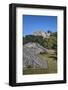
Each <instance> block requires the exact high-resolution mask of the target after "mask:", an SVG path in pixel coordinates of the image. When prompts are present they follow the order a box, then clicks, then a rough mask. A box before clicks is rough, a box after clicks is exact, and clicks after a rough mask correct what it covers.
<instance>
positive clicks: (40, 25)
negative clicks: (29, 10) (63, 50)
mask: <svg viewBox="0 0 68 90" xmlns="http://www.w3.org/2000/svg"><path fill="white" fill-rule="evenodd" d="M22 18H23V20H22V22H23V23H22V24H23V25H24V26H23V30H24V31H23V32H24V36H25V35H31V34H32V33H33V32H35V31H40V30H41V31H45V32H47V31H48V30H50V31H52V32H56V31H57V16H37V15H23V16H22Z"/></svg>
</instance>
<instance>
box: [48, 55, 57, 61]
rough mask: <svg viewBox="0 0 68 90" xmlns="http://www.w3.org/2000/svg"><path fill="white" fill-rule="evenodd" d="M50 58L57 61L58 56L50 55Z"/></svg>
mask: <svg viewBox="0 0 68 90" xmlns="http://www.w3.org/2000/svg"><path fill="white" fill-rule="evenodd" d="M49 58H53V59H55V60H57V56H52V55H50V56H49Z"/></svg>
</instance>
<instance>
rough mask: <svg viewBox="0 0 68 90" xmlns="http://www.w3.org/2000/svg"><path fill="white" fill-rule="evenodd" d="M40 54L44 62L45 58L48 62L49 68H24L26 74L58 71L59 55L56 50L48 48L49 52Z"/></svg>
mask: <svg viewBox="0 0 68 90" xmlns="http://www.w3.org/2000/svg"><path fill="white" fill-rule="evenodd" d="M38 56H39V57H40V58H41V59H42V62H43V60H44V61H47V62H48V68H47V69H40V68H37V69H33V68H27V69H24V70H23V74H24V75H28V74H49V73H57V56H56V53H55V51H54V50H48V53H47V54H39V55H38Z"/></svg>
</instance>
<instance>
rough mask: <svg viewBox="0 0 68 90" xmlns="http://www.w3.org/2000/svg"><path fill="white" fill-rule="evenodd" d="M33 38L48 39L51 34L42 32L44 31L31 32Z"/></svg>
mask: <svg viewBox="0 0 68 90" xmlns="http://www.w3.org/2000/svg"><path fill="white" fill-rule="evenodd" d="M33 35H34V36H42V37H43V38H49V37H50V35H51V33H50V32H44V31H36V32H33Z"/></svg>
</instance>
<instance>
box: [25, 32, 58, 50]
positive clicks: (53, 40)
mask: <svg viewBox="0 0 68 90" xmlns="http://www.w3.org/2000/svg"><path fill="white" fill-rule="evenodd" d="M28 42H37V43H39V44H40V45H42V46H43V47H45V48H48V49H57V32H53V33H51V35H50V37H49V38H43V37H42V36H34V35H26V36H25V37H23V44H26V43H28Z"/></svg>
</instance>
